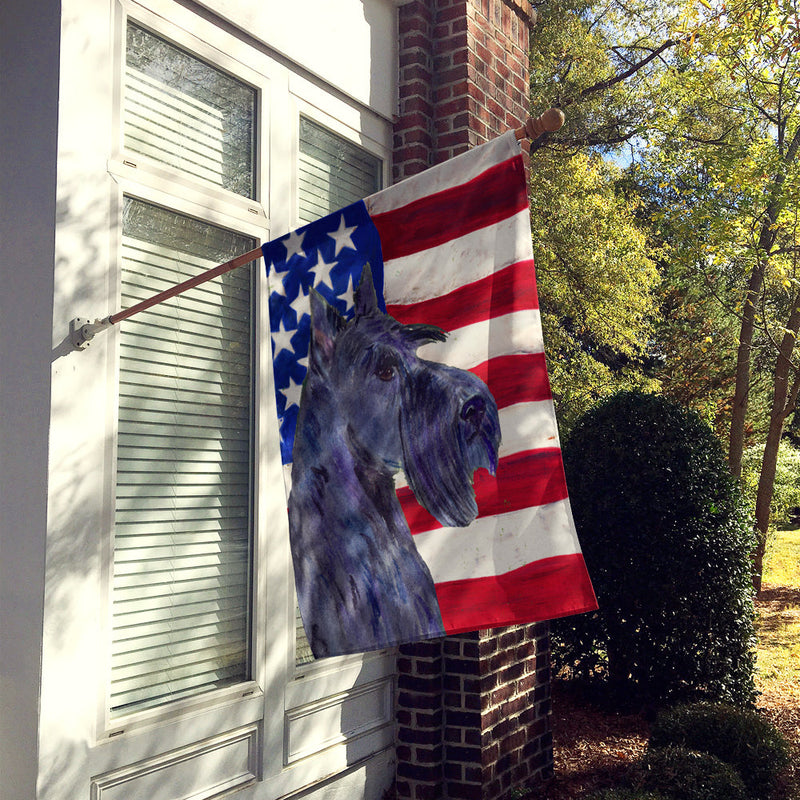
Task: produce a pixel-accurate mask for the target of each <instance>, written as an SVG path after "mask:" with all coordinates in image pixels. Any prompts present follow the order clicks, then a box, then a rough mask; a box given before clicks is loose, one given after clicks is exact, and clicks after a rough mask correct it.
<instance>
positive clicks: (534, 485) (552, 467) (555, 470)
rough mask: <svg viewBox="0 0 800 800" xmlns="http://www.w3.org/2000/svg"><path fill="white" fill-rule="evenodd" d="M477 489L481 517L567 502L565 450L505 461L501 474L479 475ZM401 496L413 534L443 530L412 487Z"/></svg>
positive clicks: (520, 455)
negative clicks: (420, 502) (562, 454)
mask: <svg viewBox="0 0 800 800" xmlns="http://www.w3.org/2000/svg"><path fill="white" fill-rule="evenodd" d="M473 488H474V489H475V500H476V501H477V503H478V516H479V517H491V516H494V515H495V514H507V513H509V512H511V511H520V510H521V509H523V508H530V507H531V506H543V505H546V504H547V503H555V502H556V501H557V500H563V499H564V498H565V497H566V496H567V482H566V479H565V477H564V467H563V464H562V463H561V450H559V449H558V448H557V447H547V448H542V449H541V450H523V451H521V452H519V453H514V454H513V455H510V456H506V457H505V458H501V459H500V463H499V464H498V465H497V475H490V474H489V473H488V472H487V471H486V470H485V469H479V470H478V471H477V472H476V473H475V477H474V482H473ZM397 497H398V499H399V500H400V505H401V506H402V508H403V513H404V514H405V515H406V520H407V521H408V527H409V528H410V529H411V533H423V532H424V531H430V530H434V529H435V528H441V527H442V525H441V523H440V522H439V521H438V520H437V519H436V518H435V517H433V516H432V515H431V514H429V513H428V512H427V511H426V510H425V509H424V508H423V507H422V506H421V505H420V504H419V503H418V502H417V498H416V497H414V493H413V492H412V491H411V489H410V488H409V487H408V486H404V487H402V488H401V489H398V491H397Z"/></svg>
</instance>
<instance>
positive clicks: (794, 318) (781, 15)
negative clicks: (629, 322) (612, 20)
mask: <svg viewBox="0 0 800 800" xmlns="http://www.w3.org/2000/svg"><path fill="white" fill-rule="evenodd" d="M795 2H796V0H770V2H763V0H733V2H727V3H725V4H723V3H722V2H717V3H715V4H712V3H710V2H703V3H702V4H700V5H692V6H688V10H687V14H686V17H685V19H684V23H683V30H682V34H683V37H684V38H683V39H682V42H684V44H683V45H682V46H681V47H680V48H676V52H675V57H674V61H673V64H672V65H671V69H670V70H667V71H664V72H663V73H661V74H660V76H659V77H660V87H659V92H658V95H659V97H660V113H659V114H658V115H656V117H655V119H656V123H655V124H654V128H653V130H652V131H651V133H650V135H649V137H648V141H647V150H646V156H645V158H644V160H643V162H642V163H641V164H640V165H639V166H638V172H639V175H640V176H642V180H641V183H642V184H643V185H647V184H649V186H648V193H649V196H650V198H657V199H658V200H659V203H658V205H659V211H658V212H656V213H655V215H654V216H655V220H654V221H655V222H656V223H657V224H658V225H660V232H661V234H662V235H664V236H665V237H669V239H668V241H669V245H670V257H671V258H672V259H673V260H674V261H676V262H677V263H679V264H680V265H681V267H680V268H681V269H682V270H683V271H684V274H691V273H692V272H693V273H694V275H695V276H696V281H697V283H698V285H702V286H704V287H706V288H707V290H708V292H709V293H710V294H711V295H713V296H714V297H715V298H717V299H718V301H719V303H720V308H722V309H724V310H725V312H726V313H727V314H728V315H729V316H731V317H732V318H734V319H736V321H737V326H738V335H737V338H736V349H737V352H736V358H735V361H734V363H733V365H732V373H733V375H734V377H735V384H734V391H733V398H732V404H731V423H730V435H729V452H728V458H729V463H730V466H731V469H732V471H733V473H734V474H735V475H737V476H738V475H739V474H740V471H741V458H742V452H743V449H744V446H745V441H746V433H747V430H748V425H752V423H748V416H747V411H748V406H749V403H750V400H751V399H752V398H754V397H758V391H757V388H758V381H757V379H756V380H754V373H756V378H757V377H758V373H759V372H762V368H761V365H760V364H758V359H761V362H762V363H763V362H764V361H765V360H768V361H771V366H770V367H769V368H768V369H767V368H765V369H764V370H763V371H764V372H766V373H767V374H768V375H769V376H770V380H769V387H768V390H767V395H768V399H767V401H766V405H767V411H766V414H764V416H763V417H762V419H761V420H756V423H755V425H752V427H754V428H755V429H756V430H758V429H759V428H761V429H762V430H763V431H764V435H765V437H766V446H765V448H764V458H763V460H762V465H761V473H760V481H759V487H758V491H757V500H756V528H757V530H758V533H759V542H758V547H757V551H756V556H755V583H756V585H757V586H758V585H760V573H761V558H762V556H763V547H764V543H765V541H766V531H767V527H768V524H769V507H770V501H771V494H772V487H773V483H774V478H775V465H776V459H777V453H778V446H779V443H780V440H781V436H782V434H783V428H784V425H785V424H786V421H787V419H788V418H789V417H790V416H791V415H792V414H793V412H794V409H795V405H796V401H797V393H798V390H799V389H800V378H799V377H798V372H797V368H796V363H795V361H794V360H793V359H794V358H795V352H794V347H795V341H796V337H797V333H798V330H799V329H800V291H798V290H799V289H800V275H798V273H797V267H798V260H797V257H798V252H799V244H798V225H797V216H798V212H797V209H798V201H799V200H800V49H798V46H797V45H798V43H800V38H798V37H800V17H799V16H798V11H797V7H796V5H795V4H794V3H795ZM656 181H657V184H656V185H655V186H654V183H655V182H656ZM751 410H752V409H751ZM755 410H756V412H759V411H761V408H756V409H755ZM762 413H763V412H762Z"/></svg>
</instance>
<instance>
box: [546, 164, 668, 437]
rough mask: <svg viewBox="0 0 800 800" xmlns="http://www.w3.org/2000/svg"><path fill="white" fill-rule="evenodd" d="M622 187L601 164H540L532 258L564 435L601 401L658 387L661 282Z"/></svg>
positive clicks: (612, 170)
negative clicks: (651, 374)
mask: <svg viewBox="0 0 800 800" xmlns="http://www.w3.org/2000/svg"><path fill="white" fill-rule="evenodd" d="M618 179H619V170H618V169H617V168H616V167H614V166H613V165H610V164H607V163H606V162H604V161H603V160H602V159H601V158H599V157H598V156H587V155H583V154H578V155H573V156H570V157H565V156H555V155H553V154H544V153H540V154H539V155H538V156H537V163H536V167H535V173H534V178H533V180H532V184H531V207H532V211H533V213H532V220H533V222H532V233H533V251H534V256H535V259H536V271H537V282H538V289H539V301H540V307H541V315H542V316H541V319H542V328H543V333H544V337H545V345H546V348H547V354H548V366H549V370H550V380H551V384H552V387H553V393H554V396H555V399H556V405H557V409H558V415H559V422H560V424H561V425H562V430H565V429H568V428H569V426H570V424H571V423H572V421H573V420H574V419H575V418H576V417H577V416H578V415H579V414H581V413H583V412H584V411H585V410H586V409H587V408H588V407H589V406H590V405H591V404H592V403H593V402H594V401H595V400H596V399H597V398H598V397H604V396H607V395H609V394H611V393H613V392H614V391H616V390H619V389H622V388H635V387H648V388H649V387H650V386H652V385H653V384H652V382H649V380H648V378H647V376H646V375H645V374H644V372H643V363H644V359H645V358H646V348H647V345H648V343H649V342H650V340H651V337H652V327H653V319H654V318H655V315H656V312H657V297H656V295H655V289H656V287H657V286H658V283H659V276H658V273H657V271H656V269H655V265H654V263H653V261H652V260H651V259H650V258H649V256H648V253H647V249H646V239H645V237H644V236H643V234H642V233H641V232H640V231H639V229H638V227H637V225H636V222H635V219H634V213H633V209H632V207H631V204H630V202H629V201H628V200H627V199H626V198H625V197H624V196H623V195H622V194H621V193H620V192H618V190H617V183H616V182H617V180H618Z"/></svg>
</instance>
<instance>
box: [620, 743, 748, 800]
mask: <svg viewBox="0 0 800 800" xmlns="http://www.w3.org/2000/svg"><path fill="white" fill-rule="evenodd" d="M634 786H635V787H636V788H638V789H643V790H646V791H654V792H660V793H661V794H664V795H666V796H667V797H668V798H670V800H747V790H746V789H745V786H744V783H743V782H742V779H741V777H740V775H739V773H738V772H737V771H736V770H735V769H734V768H733V767H732V766H730V764H726V763H725V762H724V761H720V760H719V759H718V758H717V757H716V756H712V755H709V754H708V753H699V752H697V751H695V750H688V749H686V748H684V747H664V748H659V749H658V750H652V751H648V753H647V755H645V757H644V759H643V760H642V763H641V765H640V766H639V768H638V770H637V774H636V775H635V776H634Z"/></svg>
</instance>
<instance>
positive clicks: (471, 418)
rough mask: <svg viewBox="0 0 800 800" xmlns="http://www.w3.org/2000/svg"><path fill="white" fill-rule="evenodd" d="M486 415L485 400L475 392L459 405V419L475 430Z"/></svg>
mask: <svg viewBox="0 0 800 800" xmlns="http://www.w3.org/2000/svg"><path fill="white" fill-rule="evenodd" d="M485 416H486V401H485V400H484V399H483V398H482V397H481V396H480V395H479V394H475V395H473V396H472V397H470V398H469V400H467V401H466V403H464V405H463V406H461V419H463V420H464V422H466V423H467V424H468V425H471V426H472V427H473V428H474V429H475V430H476V431H477V430H478V429H479V428H480V427H481V425H482V424H483V418H484V417H485Z"/></svg>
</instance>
